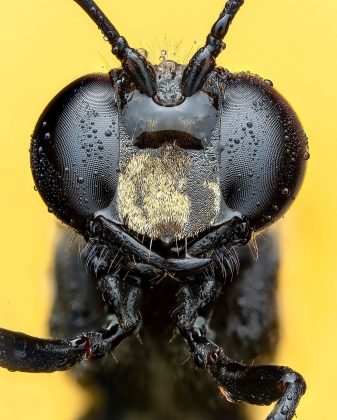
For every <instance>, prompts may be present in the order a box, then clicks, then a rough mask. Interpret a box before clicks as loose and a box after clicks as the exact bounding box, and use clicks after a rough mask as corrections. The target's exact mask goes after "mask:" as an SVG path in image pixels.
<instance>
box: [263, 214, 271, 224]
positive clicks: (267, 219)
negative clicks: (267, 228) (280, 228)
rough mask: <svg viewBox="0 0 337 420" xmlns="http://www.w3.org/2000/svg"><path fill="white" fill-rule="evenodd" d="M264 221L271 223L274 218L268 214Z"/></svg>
mask: <svg viewBox="0 0 337 420" xmlns="http://www.w3.org/2000/svg"><path fill="white" fill-rule="evenodd" d="M264 220H265V221H266V222H271V221H272V217H271V216H270V214H267V215H266V216H264Z"/></svg>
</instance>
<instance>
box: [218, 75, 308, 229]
mask: <svg viewBox="0 0 337 420" xmlns="http://www.w3.org/2000/svg"><path fill="white" fill-rule="evenodd" d="M220 143H221V145H220V148H221V150H222V152H221V163H220V165H221V168H220V176H221V187H222V192H223V195H224V197H225V200H226V203H227V205H228V206H229V207H230V208H232V209H233V210H236V211H239V212H240V213H241V214H242V215H244V216H245V217H247V218H248V219H249V221H250V223H251V226H252V227H253V229H254V230H255V231H257V230H261V229H263V228H265V227H266V226H267V225H269V224H271V223H272V222H274V221H276V220H277V219H278V218H279V217H281V216H282V215H283V214H284V212H285V211H286V209H287V208H288V207H289V206H290V205H291V203H292V202H293V200H294V198H295V197H296V195H297V192H298V190H299V187H300V185H301V183H302V180H303V176H304V170H305V164H306V160H307V159H308V157H309V154H308V150H307V137H306V135H305V133H304V132H303V129H302V127H301V124H300V122H299V120H298V118H297V116H296V114H295V113H294V111H293V110H292V108H291V107H290V105H289V104H288V103H287V102H286V100H285V99H284V98H283V97H282V96H281V95H279V94H278V93H277V91H276V90H275V89H274V88H273V87H272V86H271V85H270V82H266V81H264V80H262V79H260V78H258V77H256V76H252V75H249V74H238V75H231V76H230V77H229V79H228V83H227V85H226V90H225V97H224V99H223V117H222V131H221V140H220Z"/></svg>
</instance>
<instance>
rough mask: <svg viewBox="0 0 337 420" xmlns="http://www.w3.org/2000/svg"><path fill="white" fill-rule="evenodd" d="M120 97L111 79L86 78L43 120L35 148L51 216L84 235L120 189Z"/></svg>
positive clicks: (54, 102)
mask: <svg viewBox="0 0 337 420" xmlns="http://www.w3.org/2000/svg"><path fill="white" fill-rule="evenodd" d="M118 165H119V140H118V128H117V106H116V94H115V91H114V89H113V87H112V85H111V82H110V78H109V76H105V75H90V76H87V77H84V78H81V79H79V80H77V81H75V82H74V83H72V84H71V85H69V86H68V87H66V88H65V89H64V90H63V91H62V92H61V93H60V94H58V95H57V96H56V97H55V98H54V99H53V100H52V102H51V103H50V104H49V105H48V107H47V108H46V110H45V111H44V113H43V114H42V116H41V118H40V120H39V122H38V124H37V126H36V129H35V132H34V134H33V139H32V145H31V166H32V171H33V176H34V180H35V184H36V187H37V189H38V191H39V192H40V194H41V196H42V198H43V200H44V201H45V202H46V204H47V206H48V209H49V211H50V212H52V213H54V214H55V215H56V216H57V217H58V218H59V219H60V220H61V221H62V222H64V223H66V224H68V225H71V226H72V227H74V228H75V229H76V230H78V231H80V232H84V229H85V226H86V221H87V218H89V217H91V216H92V215H93V214H94V213H95V212H96V211H98V210H100V209H102V208H105V207H106V206H107V205H108V204H109V203H110V202H111V200H112V199H113V197H114V195H115V192H116V189H117V175H118V174H117V169H118Z"/></svg>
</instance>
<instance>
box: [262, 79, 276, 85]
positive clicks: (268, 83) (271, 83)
mask: <svg viewBox="0 0 337 420" xmlns="http://www.w3.org/2000/svg"><path fill="white" fill-rule="evenodd" d="M264 82H265V83H267V85H269V86H274V83H273V82H272V81H271V80H269V79H265V80H264Z"/></svg>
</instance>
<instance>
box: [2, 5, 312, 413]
mask: <svg viewBox="0 0 337 420" xmlns="http://www.w3.org/2000/svg"><path fill="white" fill-rule="evenodd" d="M76 3H78V4H79V5H80V6H81V7H82V8H83V10H84V11H85V12H87V14H88V15H89V16H90V17H91V18H92V19H93V21H94V22H95V23H96V24H97V25H98V27H99V28H100V29H101V31H102V32H103V34H104V37H105V38H106V40H108V41H109V42H110V44H111V46H112V52H113V54H114V55H115V56H116V57H117V58H118V59H119V60H120V61H121V65H122V66H121V68H119V69H113V70H111V72H110V73H109V74H107V75H104V74H93V75H88V76H85V77H82V78H80V79H79V80H77V81H75V82H73V83H72V84H71V85H69V86H67V87H66V88H65V89H64V90H63V91H62V92H61V93H59V94H58V95H57V96H56V97H55V98H54V99H53V100H52V102H51V103H50V104H49V105H48V107H47V108H46V110H45V111H44V112H43V114H42V116H41V118H40V120H39V121H38V123H37V126H36V129H35V132H34V134H33V137H32V144H31V166H32V173H33V177H34V180H35V184H36V188H37V190H38V191H39V193H40V194H41V196H42V198H43V200H44V201H45V203H46V204H47V206H48V209H49V211H51V212H52V213H54V214H55V216H56V217H57V218H58V219H59V220H61V221H62V222H63V223H64V224H65V225H67V226H69V227H70V228H72V229H73V230H74V231H75V232H76V235H77V237H78V238H79V240H82V241H83V242H85V245H84V246H83V249H82V251H81V259H79V258H78V252H77V248H76V246H75V245H74V246H72V247H71V249H70V250H69V251H68V252H67V251H66V250H65V249H64V248H65V246H64V242H61V243H60V245H59V247H58V250H57V255H56V266H55V274H56V295H55V302H54V309H53V313H52V318H51V331H52V334H53V336H54V337H57V338H54V339H41V338H35V337H31V336H28V335H25V334H22V333H18V332H12V331H7V330H4V329H0V366H2V367H5V368H7V369H9V370H19V371H24V372H25V371H26V372H53V371H58V370H66V369H69V368H71V367H74V369H75V372H76V373H77V376H78V378H79V380H80V381H81V382H82V383H84V384H86V386H88V387H91V386H95V387H96V388H99V390H100V393H101V394H102V395H103V398H101V400H102V401H103V402H102V404H101V407H99V408H97V410H100V415H101V413H107V414H106V415H105V417H108V413H109V412H110V413H111V412H114V413H115V415H116V416H117V418H124V417H125V416H126V415H127V412H128V410H129V411H130V407H131V409H133V410H136V411H137V413H138V414H137V415H138V417H137V418H140V416H141V415H143V416H144V417H146V416H149V415H151V418H165V416H168V417H169V418H177V415H176V413H180V412H182V411H184V412H186V413H188V414H186V415H185V417H186V418H188V417H187V416H190V418H191V419H192V418H193V419H198V418H207V417H208V416H209V413H212V414H211V416H212V418H216V416H217V415H218V416H220V415H223V413H225V412H227V413H231V417H229V418H233V419H234V418H243V417H242V416H243V414H242V413H239V412H237V410H236V408H232V406H231V405H226V404H225V402H224V401H223V400H222V399H220V398H219V397H218V395H217V394H216V393H214V389H212V387H211V385H210V384H208V383H207V382H206V381H205V379H204V377H203V376H201V375H200V374H199V372H191V370H193V369H191V367H193V366H194V365H196V366H197V367H199V368H201V369H200V370H205V371H206V373H208V374H209V376H210V377H211V378H213V379H214V381H215V383H216V384H217V385H218V387H219V388H220V390H221V393H222V394H223V395H224V396H225V397H226V398H227V400H228V401H230V402H240V401H244V402H248V403H250V404H259V405H269V404H271V403H272V402H274V401H276V404H275V406H274V408H273V410H272V412H271V414H270V415H269V416H268V418H269V419H274V420H276V419H277V420H279V419H281V420H287V419H291V418H293V416H294V414H295V410H296V407H297V405H298V403H299V400H300V398H301V396H302V395H303V393H304V392H305V387H306V385H305V382H304V379H303V378H302V376H301V375H300V374H299V373H297V372H295V371H293V370H292V369H290V368H288V367H282V366H273V365H252V364H251V361H252V360H253V359H255V358H257V357H261V358H262V357H263V356H266V355H267V354H268V353H272V351H273V349H274V347H275V343H276V340H277V315H276V304H275V290H276V275H277V264H278V258H277V252H276V250H275V241H274V239H273V237H272V235H271V234H266V237H265V239H264V240H263V239H261V238H257V239H256V237H257V235H258V233H260V232H262V231H264V230H265V229H267V228H268V227H269V226H271V225H272V224H273V223H274V222H276V220H278V219H279V218H280V217H281V216H282V215H283V214H284V213H285V211H286V210H287V208H288V207H289V206H290V204H291V203H292V202H293V200H294V198H295V197H296V195H297V193H298V191H299V188H300V185H301V183H302V180H303V176H304V171H305V165H306V160H307V159H308V157H309V154H308V150H307V139H306V136H305V134H304V132H303V129H302V127H301V124H300V122H299V121H298V118H297V116H296V115H295V113H294V111H293V110H292V109H291V107H290V105H289V104H288V103H287V102H286V101H285V99H284V98H283V97H282V96H281V95H279V94H278V93H277V91H276V90H275V89H274V87H273V86H272V84H271V82H269V81H265V80H263V79H261V78H259V77H257V76H255V75H251V74H249V73H239V74H233V73H231V72H229V71H228V70H225V69H223V68H220V67H217V66H216V58H217V56H218V55H219V54H220V53H221V51H222V50H223V49H224V47H225V44H224V42H223V39H224V37H225V35H226V33H227V31H228V28H229V26H230V24H231V22H232V20H233V18H234V16H235V15H236V13H237V12H238V10H239V9H240V7H241V6H242V5H243V0H229V1H227V3H226V5H225V7H224V10H223V11H222V13H221V15H220V17H219V19H218V20H217V21H216V22H215V24H214V25H213V27H212V29H211V32H210V34H209V35H208V37H207V40H206V44H205V45H204V46H203V47H202V48H201V49H200V50H199V51H197V53H196V54H195V55H194V57H193V58H192V59H191V61H190V62H189V63H188V64H187V65H186V66H185V65H180V64H178V63H175V62H173V61H171V60H163V61H162V62H161V63H160V64H159V65H152V64H150V63H149V61H148V60H147V57H146V53H145V52H144V51H142V50H135V49H133V48H131V47H130V46H129V45H128V43H127V41H126V40H125V38H124V37H122V36H120V34H119V33H118V32H117V30H116V28H115V27H114V26H113V25H112V24H111V23H110V22H109V20H108V19H107V17H106V16H105V15H104V14H103V12H102V11H101V10H100V9H99V8H98V6H97V5H96V4H95V3H94V2H93V1H91V0H76ZM81 238H82V239H81ZM256 240H257V241H258V245H259V247H260V254H261V255H260V258H259V260H258V261H254V260H253V258H252V257H251V255H250V253H249V246H250V244H252V243H253V244H254V243H255V242H254V241H256ZM66 254H68V255H66ZM239 263H240V264H241V267H239ZM171 310H173V311H172V312H171ZM141 327H142V329H141ZM140 329H141V334H142V341H143V345H142V346H138V344H135V340H133V339H132V337H133V338H135V337H136V338H137V336H138V335H139V332H140ZM172 331H175V334H176V335H177V337H175V339H174V341H173V343H171V344H170V343H169V342H168V337H167V336H168V334H172ZM179 336H181V337H182V339H181V338H180V339H179ZM129 337H130V340H126V339H127V338H129ZM216 343H219V344H216ZM185 345H187V348H188V351H189V355H190V358H191V359H192V361H193V362H194V365H193V363H187V364H186V365H184V366H180V363H178V366H177V372H173V371H172V369H173V368H172V366H173V364H172V361H174V362H176V361H177V360H180V362H181V356H182V354H183V351H184V350H183V347H184V346H185ZM117 347H118V348H117ZM115 350H116V356H117V357H118V358H119V359H121V360H123V363H121V365H123V366H121V367H116V366H115V364H114V360H113V358H112V357H111V352H113V351H114V352H115ZM94 359H100V360H94ZM237 360H240V362H239V361H237ZM242 361H245V363H243V362H242ZM130 372H131V373H130ZM202 373H203V372H202ZM192 374H194V376H193V377H192ZM205 377H206V375H205ZM192 378H193V379H192ZM170 381H171V382H170ZM168 383H170V384H173V385H168ZM183 383H185V384H187V386H186V387H185V388H182V386H183V385H182V384H183ZM150 384H152V385H151V386H150ZM189 394H190V396H189ZM196 396H199V398H196ZM201 397H202V398H201ZM125 401H128V403H127V404H125ZM161 402H162V404H161ZM168 407H171V408H170V410H172V413H170V412H169V411H168V410H169V408H168ZM233 407H236V406H233ZM234 412H235V414H234ZM139 413H141V414H139ZM149 413H150V414H149ZM163 413H164V414H165V415H164V414H163ZM102 415H103V414H102ZM238 416H241V417H238ZM91 417H92V418H100V417H99V416H98V414H97V412H93V413H92V414H91ZM88 418H89V417H88ZM147 418H148V417H147Z"/></svg>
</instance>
